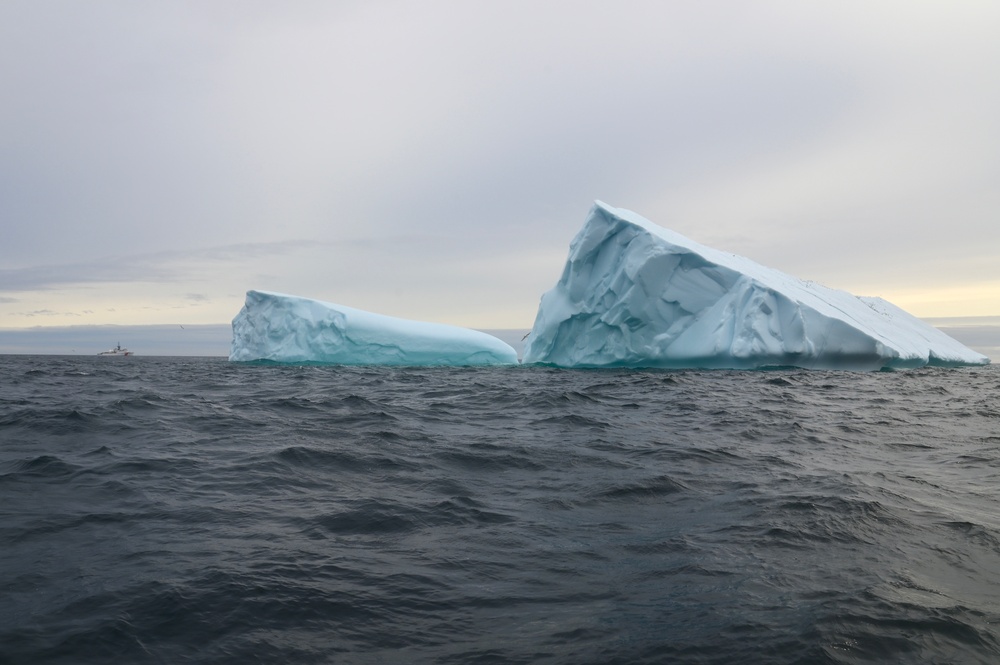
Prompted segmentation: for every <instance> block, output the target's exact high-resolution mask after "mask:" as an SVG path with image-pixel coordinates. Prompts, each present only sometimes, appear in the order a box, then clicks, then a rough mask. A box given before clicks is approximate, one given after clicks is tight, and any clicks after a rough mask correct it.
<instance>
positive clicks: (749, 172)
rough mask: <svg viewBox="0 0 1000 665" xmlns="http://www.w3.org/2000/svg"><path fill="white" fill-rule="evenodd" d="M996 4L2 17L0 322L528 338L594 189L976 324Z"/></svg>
mask: <svg viewBox="0 0 1000 665" xmlns="http://www.w3.org/2000/svg"><path fill="white" fill-rule="evenodd" d="M998 35H1000V2H996V1H995V0H988V1H982V2H963V1H961V0H955V1H951V2H929V1H928V2H920V1H916V0H900V1H898V2H891V1H882V2H878V1H872V0H864V1H858V2H851V1H845V0H836V1H830V2H796V1H791V0H789V1H787V2H746V1H743V0H739V1H737V0H734V1H732V2H711V1H707V2H681V1H676V2H667V1H662V0H657V1H650V2H637V1H628V0H624V1H619V2H585V1H581V0H568V1H566V2H544V1H539V0H532V1H531V2H517V1H512V0H504V1H503V2H492V3H489V2H468V1H465V0H457V1H454V2H435V1H433V0H421V1H419V2H392V1H385V2H353V1H345V2H333V1H330V0H324V1H319V2H249V1H237V0H213V1H212V2H203V1H200V0H199V1H196V2H178V1H175V0H171V1H169V2H167V1H164V2H141V3H139V2H130V1H128V0H121V1H118V2H101V1H98V0H90V1H88V2H79V1H78V0H65V1H59V0H4V2H2V3H0V96H2V97H0V99H2V103H0V234H2V235H0V327H5V328H14V327H18V328H20V327H28V326H38V325H45V326H49V325H52V326H56V325H70V324H73V325H79V324H129V325H136V324H167V323H171V324H172V323H176V324H205V323H225V322H228V321H229V320H231V319H232V317H233V316H234V315H235V314H236V313H237V312H238V311H239V308H240V307H241V305H242V301H243V294H244V292H245V291H246V290H247V289H265V290H273V291H281V292H286V293H293V294H297V295H303V296H308V297H315V298H320V299H323V300H329V301H333V302H338V303H342V304H346V305H350V306H354V307H359V308H362V309H368V310H373V311H377V312H381V313H384V314H391V315H396V316H403V317H408V318H417V319H424V320H433V321H442V322H446V323H454V324H458V325H465V326H470V327H477V328H528V327H530V326H531V323H532V321H533V319H534V315H535V311H536V309H537V306H538V300H539V297H540V295H541V294H542V292H544V291H545V290H547V289H549V288H551V286H552V285H553V284H554V283H555V281H556V279H557V278H558V276H559V273H560V272H561V270H562V265H563V262H564V260H565V258H566V253H567V249H568V246H569V242H570V240H571V239H572V237H573V236H574V234H575V233H576V232H577V231H578V230H579V228H580V226H581V225H582V223H583V221H584V219H585V218H586V215H587V212H588V210H589V208H590V206H591V205H592V202H593V201H594V199H601V200H603V201H606V202H607V203H609V204H611V205H613V206H617V207H621V208H627V209H630V210H633V211H635V212H637V213H639V214H641V215H643V216H645V217H647V218H649V219H651V220H652V221H654V222H656V223H658V224H660V225H663V226H666V227H669V228H672V229H674V230H676V231H678V232H680V233H682V234H685V235H687V236H689V237H691V238H692V239H694V240H697V241H699V242H701V243H704V244H709V245H712V246H715V247H718V248H720V249H724V250H727V251H731V252H735V253H738V254H743V255H746V256H749V257H751V258H753V259H754V260H756V261H758V262H760V263H763V264H765V265H769V266H772V267H776V268H779V269H781V270H784V271H786V272H789V273H791V274H793V275H796V276H798V277H801V278H804V279H812V280H816V281H819V282H822V283H825V284H827V285H828V286H832V287H835V288H842V289H846V290H849V291H852V292H854V293H859V294H864V295H881V296H882V297H885V298H887V299H889V300H892V301H894V302H895V303H896V304H898V305H900V306H902V307H904V308H906V309H908V310H909V311H911V312H912V313H914V314H916V315H918V316H923V317H941V316H987V315H997V314H1000V260H998V258H1000V256H998V254H1000V122H998V120H997V119H998V118H1000V37H998Z"/></svg>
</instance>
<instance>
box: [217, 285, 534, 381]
mask: <svg viewBox="0 0 1000 665" xmlns="http://www.w3.org/2000/svg"><path fill="white" fill-rule="evenodd" d="M229 359H230V360H234V361H251V360H270V361H274V362H283V363H297V362H317V363H330V364H337V365H410V366H414V365H509V364H516V363H517V352H515V351H514V349H513V348H512V347H511V346H510V345H509V344H506V343H505V342H502V341H500V340H499V339H497V338H496V337H493V336H492V335H487V334H486V333H482V332H478V331H476V330H468V329H466V328H459V327H458V326H449V325H445V324H443V323H427V322H424V321H408V320H406V319H398V318H395V317H392V316H384V315H382V314H374V313H372V312H365V311H363V310H359V309H354V308H351V307H344V306H343V305H335V304H333V303H328V302H322V301H320V300H312V299H310V298H301V297H298V296H289V295H284V294H280V293H269V292H266V291H247V298H246V304H245V305H244V306H243V309H241V310H240V313H239V314H237V315H236V318H234V319H233V345H232V349H231V351H230V353H229Z"/></svg>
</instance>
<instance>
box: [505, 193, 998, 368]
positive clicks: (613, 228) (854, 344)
mask: <svg viewBox="0 0 1000 665" xmlns="http://www.w3.org/2000/svg"><path fill="white" fill-rule="evenodd" d="M524 362H525V363H545V364H549V365H556V366H560V367H647V368H655V367H661V368H731V369H754V368H762V367H772V366H796V367H805V368H814V369H855V370H875V369H881V368H911V367H920V366H923V365H979V364H986V363H988V362H989V359H988V358H987V357H986V356H983V355H980V354H979V353H976V352H975V351H973V350H972V349H969V348H968V347H966V346H964V345H962V344H960V343H959V342H957V341H956V340H954V339H952V338H951V337H949V336H948V335H946V334H945V333H943V332H941V331H940V330H937V329H936V328H933V327H931V326H930V325H928V324H926V323H924V322H923V321H920V320H919V319H917V318H916V317H914V316H912V315H910V314H908V313H907V312H905V311H904V310H902V309H900V308H899V307H896V306H895V305H893V304H892V303H889V302H887V301H885V300H882V299H881V298H865V297H858V296H854V295H852V294H850V293H847V292H846V291H838V290H835V289H831V288H827V287H825V286H821V285H819V284H815V283H812V282H806V281H802V280H799V279H796V278H795V277H791V276H790V275H786V274H784V273H782V272H779V271H777V270H773V269H771V268H766V267H764V266H762V265H760V264H758V263H755V262H753V261H751V260H750V259H747V258H744V257H741V256H736V255H734V254H728V253H726V252H721V251H718V250H715V249H712V248H710V247H705V246H703V245H699V244H698V243H695V242H693V241H691V240H688V239H687V238H685V237H684V236H681V235H680V234H677V233H674V232H673V231H669V230H667V229H664V228H662V227H659V226H657V225H655V224H653V223H652V222H650V221H648V220H646V219H643V218H642V217H640V216H639V215H636V214H635V213H633V212H630V211H628V210H620V209H616V208H612V207H610V206H608V205H606V204H604V203H601V202H600V201H598V202H597V203H596V204H595V205H594V207H593V209H592V210H591V212H590V217H589V218H588V219H587V222H586V223H585V224H584V226H583V229H582V230H581V231H580V233H579V234H577V236H576V238H574V239H573V242H572V244H571V245H570V251H569V259H568V260H567V262H566V267H565V268H564V270H563V274H562V277H561V278H560V279H559V282H558V283H557V284H556V285H555V287H554V288H553V289H552V290H550V291H548V292H547V293H545V294H544V295H543V296H542V302H541V305H540V306H539V308H538V315H537V317H536V319H535V325H534V328H533V329H532V331H531V334H530V336H529V337H528V343H527V345H526V347H525V349H524Z"/></svg>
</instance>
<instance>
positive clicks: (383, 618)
mask: <svg viewBox="0 0 1000 665" xmlns="http://www.w3.org/2000/svg"><path fill="white" fill-rule="evenodd" d="M998 491H1000V370H998V368H997V367H994V366H989V367H978V368H966V369H924V370H916V371H907V372H883V373H853V372H807V371H799V370H780V371H768V372H730V371H714V372H699V371H677V372H643V371H559V370H552V369H544V368H529V367H508V368H492V369H491V368H481V369H445V368H440V369H401V368H384V367H382V368H374V367H371V368H342V367H324V366H303V367H295V366H276V365H241V364H230V363H228V362H226V361H224V360H222V359H214V358H144V357H141V356H137V357H132V358H128V359H124V358H119V359H99V358H95V357H90V356H86V357H58V356H3V357H0V663H5V664H6V663H107V662H128V663H182V662H191V663H229V662H231V663H246V662H265V663H279V662H280V663H397V662H398V663H414V662H418V663H419V662H428V663H519V662H520V663H641V662H649V663H661V662H670V663H915V662H927V663H995V662H998V661H1000V510H998V505H997V495H998Z"/></svg>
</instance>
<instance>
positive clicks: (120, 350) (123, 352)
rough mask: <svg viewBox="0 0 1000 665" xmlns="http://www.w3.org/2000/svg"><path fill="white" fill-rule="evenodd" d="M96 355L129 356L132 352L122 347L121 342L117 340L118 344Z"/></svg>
mask: <svg viewBox="0 0 1000 665" xmlns="http://www.w3.org/2000/svg"><path fill="white" fill-rule="evenodd" d="M97 355H99V356H131V355H132V352H131V351H129V350H128V349H123V348H122V343H121V342H118V346H116V347H115V348H113V349H110V350H108V351H101V352H100V353H98V354H97Z"/></svg>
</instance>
